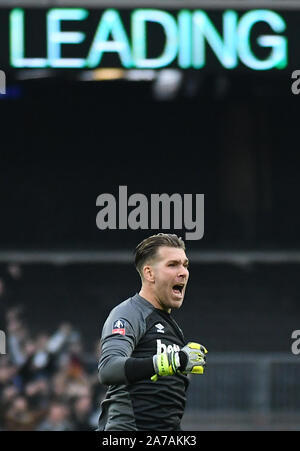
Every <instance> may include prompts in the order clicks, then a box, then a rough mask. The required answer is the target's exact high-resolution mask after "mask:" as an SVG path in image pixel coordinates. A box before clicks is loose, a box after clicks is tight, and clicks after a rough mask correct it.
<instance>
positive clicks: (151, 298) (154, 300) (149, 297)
mask: <svg viewBox="0 0 300 451" xmlns="http://www.w3.org/2000/svg"><path fill="white" fill-rule="evenodd" d="M139 295H140V296H141V297H142V298H144V299H146V301H148V302H150V304H152V305H153V307H155V308H157V309H159V310H164V311H165V312H168V313H171V309H166V308H165V307H164V306H163V305H162V304H161V302H160V300H159V299H158V297H157V296H155V294H154V293H152V292H151V291H150V290H149V289H147V288H146V287H145V286H142V288H141V291H140V292H139Z"/></svg>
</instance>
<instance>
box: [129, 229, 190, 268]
mask: <svg viewBox="0 0 300 451" xmlns="http://www.w3.org/2000/svg"><path fill="white" fill-rule="evenodd" d="M161 246H168V247H177V248H180V249H183V250H184V251H185V244H184V241H183V239H182V238H180V237H178V236H177V235H175V234H170V233H158V234H157V235H152V236H149V237H148V238H145V239H144V240H143V241H142V242H141V243H139V244H138V245H137V247H136V248H135V259H134V263H135V267H136V270H137V271H138V273H139V274H140V276H141V277H142V276H143V271H142V270H143V266H144V264H145V262H146V261H149V260H152V259H153V258H155V257H156V255H157V251H158V248H160V247H161Z"/></svg>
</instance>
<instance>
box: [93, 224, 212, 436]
mask: <svg viewBox="0 0 300 451" xmlns="http://www.w3.org/2000/svg"><path fill="white" fill-rule="evenodd" d="M135 265H136V269H137V271H138V272H139V274H140V276H141V280H142V287H141V290H140V292H139V294H135V295H134V296H133V297H130V298H129V299H127V300H126V301H124V302H122V303H121V304H119V305H117V306H116V307H115V308H114V309H113V310H112V311H111V313H110V314H109V316H108V318H107V320H106V322H105V324H104V327H103V331H102V337H101V356H100V361H99V365H98V370H99V380H100V382H101V383H102V384H105V385H108V386H109V387H108V390H107V393H106V397H105V399H104V400H103V401H102V403H101V414H100V418H99V430H100V431H128V430H133V431H179V430H181V426H180V423H181V419H182V416H183V413H184V408H185V403H186V389H187V387H188V384H189V380H188V374H190V373H192V374H203V372H204V368H205V363H206V353H207V350H206V349H205V347H204V346H202V345H200V344H199V343H196V342H189V343H186V340H185V338H184V335H183V332H182V330H181V329H180V327H179V326H178V324H177V323H176V321H175V320H174V318H173V317H172V315H171V311H172V309H178V308H179V307H181V305H182V303H183V299H184V295H185V290H186V286H187V282H188V278H189V271H188V259H187V257H186V254H185V245H184V242H183V241H182V239H181V238H178V237H177V235H171V234H163V233H159V234H158V235H153V236H150V237H149V238H146V239H145V240H143V241H142V242H141V243H140V244H139V245H138V246H137V248H136V252H135Z"/></svg>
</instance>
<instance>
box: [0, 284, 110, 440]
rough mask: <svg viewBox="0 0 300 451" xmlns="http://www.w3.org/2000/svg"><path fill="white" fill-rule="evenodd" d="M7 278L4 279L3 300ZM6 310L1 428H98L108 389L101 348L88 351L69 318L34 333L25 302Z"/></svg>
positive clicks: (1, 365)
mask: <svg viewBox="0 0 300 451" xmlns="http://www.w3.org/2000/svg"><path fill="white" fill-rule="evenodd" d="M3 284H4V281H3V280H1V279H0V302H1V289H2V292H3V289H4V288H3ZM2 313H3V312H2ZM4 316H5V327H4V331H5V333H6V354H3V355H0V430H1V431H18V430H20V431H21V430H22V431H24V430H31V431H94V430H95V429H97V422H98V418H99V413H100V403H101V400H102V399H103V397H104V394H105V387H103V386H102V385H101V384H100V383H99V380H98V375H97V360H98V358H99V353H98V350H97V349H96V350H95V354H94V355H89V356H88V355H87V353H86V352H85V350H84V346H83V343H82V338H81V336H80V333H79V331H78V330H76V329H75V328H74V327H73V326H72V325H71V324H67V323H63V324H60V325H59V326H58V328H57V330H55V331H54V332H53V333H52V334H48V333H45V332H44V331H41V332H39V333H37V334H35V335H34V336H32V334H31V333H30V327H29V325H27V324H26V322H25V321H24V318H23V308H22V307H20V306H18V307H13V308H11V307H10V308H9V309H7V310H6V311H5V312H4ZM2 327H3V326H2ZM96 348H98V347H97V346H96Z"/></svg>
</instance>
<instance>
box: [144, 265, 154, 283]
mask: <svg viewBox="0 0 300 451" xmlns="http://www.w3.org/2000/svg"><path fill="white" fill-rule="evenodd" d="M143 276H144V280H147V281H148V282H151V283H152V282H154V281H155V277H154V271H153V267H152V266H151V265H145V266H144V267H143Z"/></svg>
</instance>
